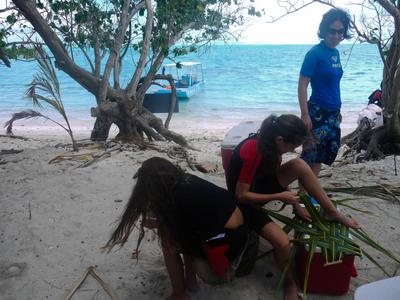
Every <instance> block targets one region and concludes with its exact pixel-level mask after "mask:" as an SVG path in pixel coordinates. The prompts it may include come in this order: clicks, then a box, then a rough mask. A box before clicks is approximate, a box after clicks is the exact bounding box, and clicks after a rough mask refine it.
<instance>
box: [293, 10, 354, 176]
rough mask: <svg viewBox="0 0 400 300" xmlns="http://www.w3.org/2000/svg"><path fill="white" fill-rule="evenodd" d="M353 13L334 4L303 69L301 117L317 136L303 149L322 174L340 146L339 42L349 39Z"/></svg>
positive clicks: (305, 157)
mask: <svg viewBox="0 0 400 300" xmlns="http://www.w3.org/2000/svg"><path fill="white" fill-rule="evenodd" d="M349 30H350V16H349V15H348V13H346V12H345V11H343V10H341V9H337V8H333V9H331V10H329V11H328V12H327V13H325V14H324V15H323V17H322V21H321V23H320V24H319V30H318V37H319V38H320V39H321V42H320V43H319V44H318V45H315V46H314V47H312V48H311V49H310V51H308V53H307V54H306V56H305V58H304V61H303V65H302V67H301V70H300V78H299V85H298V97H299V104H300V110H301V119H302V120H303V121H304V123H305V124H306V126H307V128H308V129H309V130H311V131H312V133H313V135H314V140H313V141H312V142H311V143H308V144H307V145H306V146H305V147H304V149H303V152H302V153H301V156H300V157H301V158H302V159H303V160H305V161H306V162H307V163H308V164H309V165H310V167H311V169H312V170H313V172H314V174H316V175H318V173H319V171H320V169H321V163H324V164H326V165H331V164H332V163H333V162H334V160H335V158H336V155H337V152H338V150H339V147H340V122H341V114H340V107H341V99H340V80H341V78H342V76H343V69H342V64H341V63H340V56H339V51H338V50H337V49H336V46H337V45H339V44H340V42H341V41H343V40H344V39H349V38H350V37H351V36H350V35H349ZM310 82H311V89H312V93H311V97H310V99H309V101H308V102H307V87H308V85H309V83H310Z"/></svg>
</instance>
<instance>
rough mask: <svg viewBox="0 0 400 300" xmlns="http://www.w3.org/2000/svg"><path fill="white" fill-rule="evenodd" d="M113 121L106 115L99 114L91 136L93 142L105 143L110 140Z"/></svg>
mask: <svg viewBox="0 0 400 300" xmlns="http://www.w3.org/2000/svg"><path fill="white" fill-rule="evenodd" d="M112 123H113V122H112V121H111V120H110V118H109V117H108V115H107V114H105V113H99V114H98V115H97V116H96V121H95V122H94V126H93V130H92V133H91V135H90V139H91V140H92V141H105V140H107V138H108V134H109V132H110V128H111V125H112Z"/></svg>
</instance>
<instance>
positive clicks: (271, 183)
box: [239, 175, 286, 234]
mask: <svg viewBox="0 0 400 300" xmlns="http://www.w3.org/2000/svg"><path fill="white" fill-rule="evenodd" d="M251 191H252V192H255V193H259V194H276V193H280V192H283V191H286V188H284V187H282V186H281V184H280V183H279V181H278V178H277V177H276V175H273V176H268V177H263V178H258V179H255V180H254V184H253V186H252V188H251ZM255 205H259V206H262V204H253V205H250V204H239V208H240V210H241V211H242V214H243V217H244V223H245V224H247V225H248V226H249V228H250V229H251V230H253V231H255V232H257V233H258V234H260V232H261V229H262V228H263V227H264V226H265V225H266V224H268V223H269V222H272V220H271V218H270V217H269V216H268V215H267V214H266V213H265V212H263V211H260V210H258V209H257V208H256V207H255Z"/></svg>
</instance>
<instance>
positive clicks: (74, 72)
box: [13, 0, 98, 95]
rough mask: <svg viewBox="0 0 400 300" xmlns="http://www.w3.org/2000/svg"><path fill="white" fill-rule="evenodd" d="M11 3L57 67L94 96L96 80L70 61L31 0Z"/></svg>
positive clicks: (59, 41) (18, 0)
mask: <svg viewBox="0 0 400 300" xmlns="http://www.w3.org/2000/svg"><path fill="white" fill-rule="evenodd" d="M13 2H14V4H15V5H16V7H17V8H18V9H19V10H20V11H21V13H22V14H23V15H24V16H25V18H26V19H27V20H28V21H29V22H30V23H31V24H32V26H33V28H34V29H35V30H36V32H37V33H38V34H39V35H40V37H41V38H42V39H43V41H44V42H45V43H46V45H47V46H48V47H49V49H50V51H51V52H52V53H53V55H54V57H55V59H56V65H57V67H59V68H60V69H61V70H63V71H64V72H65V73H67V74H68V75H69V76H71V77H72V78H73V79H74V80H75V81H77V82H78V83H79V84H80V85H81V86H83V87H84V88H85V89H86V90H88V91H89V92H90V93H92V94H94V95H95V94H96V93H97V89H96V87H97V82H98V80H97V79H96V78H95V77H94V76H93V75H92V74H91V73H90V72H88V71H86V70H85V69H83V68H81V67H79V66H78V65H76V64H75V63H74V62H73V61H72V60H71V58H70V57H69V56H68V53H67V52H66V51H65V49H64V46H63V44H62V42H61V40H60V39H59V38H58V36H57V35H56V33H55V32H54V31H53V30H52V29H51V28H50V26H49V25H48V24H47V22H46V21H45V20H44V19H43V17H42V16H41V15H40V13H39V11H38V10H37V8H36V4H35V2H34V1H32V0H13Z"/></svg>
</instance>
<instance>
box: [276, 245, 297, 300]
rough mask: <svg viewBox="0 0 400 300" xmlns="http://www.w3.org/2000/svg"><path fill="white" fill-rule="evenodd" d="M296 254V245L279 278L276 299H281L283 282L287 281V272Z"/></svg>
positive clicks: (291, 250)
mask: <svg viewBox="0 0 400 300" xmlns="http://www.w3.org/2000/svg"><path fill="white" fill-rule="evenodd" d="M295 254H296V247H295V246H293V247H292V248H291V249H290V253H289V257H288V261H287V263H286V265H285V268H284V269H283V271H282V274H281V277H280V278H279V282H278V287H277V288H276V292H275V299H280V296H279V291H280V290H281V289H282V286H283V283H284V282H285V278H286V274H287V272H288V270H289V268H290V266H291V265H292V264H293V260H294V258H295Z"/></svg>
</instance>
